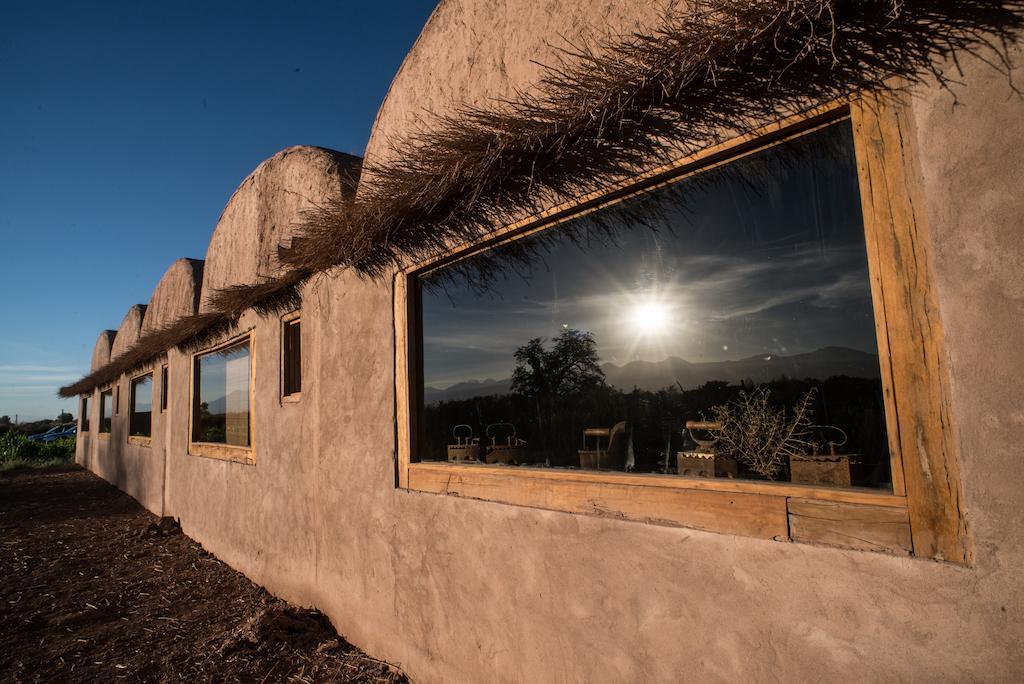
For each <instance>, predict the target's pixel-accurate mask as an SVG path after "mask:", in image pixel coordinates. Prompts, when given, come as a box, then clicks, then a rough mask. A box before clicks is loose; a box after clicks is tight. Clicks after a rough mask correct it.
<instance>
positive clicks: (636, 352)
mask: <svg viewBox="0 0 1024 684" xmlns="http://www.w3.org/2000/svg"><path fill="white" fill-rule="evenodd" d="M674 294H675V291H674V289H673V288H659V289H657V290H647V291H646V292H634V293H631V294H628V295H627V300H626V302H625V307H624V309H623V310H624V313H625V318H626V320H625V321H624V323H626V324H627V325H626V327H625V329H626V331H628V332H627V335H628V338H627V339H628V342H627V344H628V349H629V357H630V358H636V359H640V358H642V359H646V360H649V361H661V360H662V359H664V358H667V357H668V356H669V355H670V354H672V353H674V352H676V348H677V346H678V344H679V342H680V338H681V334H682V332H683V329H684V328H685V321H684V320H682V319H681V318H680V313H681V310H680V306H679V301H678V296H674Z"/></svg>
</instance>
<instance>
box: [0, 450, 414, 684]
mask: <svg viewBox="0 0 1024 684" xmlns="http://www.w3.org/2000/svg"><path fill="white" fill-rule="evenodd" d="M154 523H157V518H156V517H154V516H153V515H151V514H150V513H148V512H147V511H145V510H144V509H143V508H142V507H141V506H140V505H139V504H138V503H136V502H135V500H134V499H132V498H131V497H129V496H127V495H126V494H124V493H122V492H120V491H118V490H117V489H115V488H114V487H112V486H111V485H109V484H107V483H106V482H104V481H103V480H101V479H99V478H98V477H96V476H94V475H92V474H91V473H89V472H86V471H84V470H82V469H80V468H78V467H76V466H66V467H59V468H49V469H41V470H34V471H33V470H27V471H21V472H14V473H8V474H0V681H3V682H10V681H15V682H35V681H89V680H102V681H108V680H113V679H124V680H131V681H176V680H186V681H189V682H193V681H217V682H222V681H244V682H280V681H297V682H310V681H317V682H320V681H341V682H404V681H406V680H405V677H404V676H403V675H402V674H401V673H399V672H398V671H397V670H394V669H393V668H391V667H390V666H388V665H387V664H386V663H382V662H380V661H377V660H375V659H373V658H370V657H369V656H367V655H365V654H364V653H362V652H361V651H359V650H358V649H356V648H355V647H353V646H351V645H350V644H348V643H347V642H346V641H345V640H344V639H343V638H341V637H339V636H338V635H337V634H336V633H335V631H334V630H333V628H332V627H331V625H330V622H329V621H328V620H327V619H326V618H325V617H324V616H323V615H321V614H320V613H317V612H315V611H309V610H302V609H298V608H296V607H294V606H290V605H288V604H286V603H284V602H282V601H280V600H278V599H275V598H274V597H273V596H271V595H270V594H268V593H267V592H266V591H264V590H263V589H261V588H260V587H258V586H256V585H254V584H253V583H252V582H250V581H249V580H248V579H246V578H245V577H244V576H242V575H241V574H239V573H237V572H235V571H234V570H232V569H231V568H229V567H228V566H227V565H224V564H223V563H221V562H220V561H218V560H217V559H216V558H214V557H213V556H211V555H210V554H208V553H206V552H205V551H204V550H203V548H202V547H201V546H200V545H199V544H197V543H196V542H194V541H192V540H191V539H189V538H188V537H186V536H184V535H182V534H181V533H180V532H178V531H177V530H176V529H174V528H173V526H167V525H165V529H164V530H163V531H162V532H158V531H157V530H156V529H155V528H154V527H150V526H151V525H153V524H154Z"/></svg>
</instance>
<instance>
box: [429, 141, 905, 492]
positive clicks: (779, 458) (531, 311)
mask: <svg viewBox="0 0 1024 684" xmlns="http://www.w3.org/2000/svg"><path fill="white" fill-rule="evenodd" d="M419 285H420V287H421V288H422V293H421V297H422V300H421V301H422V308H421V311H422V314H421V315H422V335H423V337H422V346H421V349H422V369H423V370H422V405H421V407H420V410H419V411H418V415H419V426H418V427H419V430H418V437H419V441H418V446H419V449H418V455H419V456H420V458H421V459H424V460H452V461H470V462H474V461H475V462H485V463H503V464H520V465H522V464H529V465H542V466H548V467H552V468H569V469H584V470H612V471H614V470H618V471H635V472H644V473H659V474H662V475H665V476H670V477H704V478H716V477H717V478H738V479H748V480H762V481H773V480H774V481H791V482H799V483H805V484H818V485H829V486H849V485H859V486H866V487H873V488H889V487H890V486H891V478H890V468H889V452H888V439H887V432H886V424H885V408H884V402H883V399H882V383H881V374H880V367H879V356H878V346H877V344H876V340H875V317H874V312H873V307H872V299H871V287H870V279H869V274H868V260H867V253H866V249H865V238H864V228H863V222H862V219H861V201H860V195H859V192H858V184H857V169H856V162H855V159H854V149H853V138H852V131H851V127H850V123H849V121H842V122H839V123H836V124H834V125H831V126H828V127H825V128H823V129H820V130H818V131H815V132H811V133H808V134H806V135H803V136H800V137H797V138H795V139H792V140H789V141H786V142H782V143H780V144H777V145H774V146H771V147H769V148H767V149H764V150H761V151H759V152H756V153H754V154H751V155H749V156H746V157H744V158H741V159H739V160H737V161H734V162H732V163H731V164H728V165H726V166H723V167H720V168H719V169H717V170H712V171H708V172H705V173H703V174H699V175H695V176H691V177H690V178H687V179H684V180H681V181H679V182H676V183H673V184H671V185H667V186H664V187H662V188H660V189H657V190H655V191H653V192H651V193H648V194H646V195H643V196H640V197H637V198H634V199H631V200H629V201H626V202H623V203H621V204H619V205H617V206H615V207H613V208H609V209H605V210H604V211H602V212H599V213H597V214H594V215H590V216H587V217H583V218H578V219H575V220H573V221H570V222H567V223H563V224H562V225H560V226H558V227H555V228H551V229H549V230H546V231H543V232H540V233H535V234H533V235H531V236H528V237H524V238H521V239H519V240H516V241H514V242H510V243H508V244H506V245H504V246H501V247H497V248H495V249H492V250H490V251H487V252H484V253H481V254H477V255H474V256H470V257H468V258H466V259H464V260H462V261H458V262H455V263H454V264H449V265H446V266H444V267H441V268H439V269H436V270H432V271H428V272H427V273H425V274H423V275H422V276H421V277H420V278H419ZM467 444H468V445H469V448H467V447H466V446H465V445H467Z"/></svg>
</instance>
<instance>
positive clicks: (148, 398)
mask: <svg viewBox="0 0 1024 684" xmlns="http://www.w3.org/2000/svg"><path fill="white" fill-rule="evenodd" d="M152 429H153V374H152V373H150V374H149V375H144V376H142V377H141V378H135V379H134V380H132V393H131V403H130V404H129V405H128V434H129V435H131V436H132V437H149V436H150V434H152Z"/></svg>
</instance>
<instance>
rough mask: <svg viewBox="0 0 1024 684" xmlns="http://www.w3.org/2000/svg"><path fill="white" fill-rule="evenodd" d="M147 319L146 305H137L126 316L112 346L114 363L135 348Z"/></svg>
mask: <svg viewBox="0 0 1024 684" xmlns="http://www.w3.org/2000/svg"><path fill="white" fill-rule="evenodd" d="M145 317H146V305H145V304H135V305H134V306H132V308H130V309H128V313H126V314H125V315H124V319H122V321H121V326H120V327H119V328H118V329H117V335H115V337H114V343H113V344H112V345H111V346H110V360H111V361H113V360H114V359H116V358H117V357H119V356H121V354H124V353H125V352H126V351H128V350H129V349H131V348H132V347H134V346H135V345H136V344H137V343H138V341H139V337H140V336H141V333H142V321H143V319H144V318H145Z"/></svg>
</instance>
